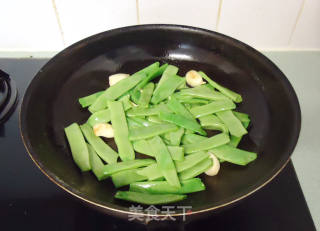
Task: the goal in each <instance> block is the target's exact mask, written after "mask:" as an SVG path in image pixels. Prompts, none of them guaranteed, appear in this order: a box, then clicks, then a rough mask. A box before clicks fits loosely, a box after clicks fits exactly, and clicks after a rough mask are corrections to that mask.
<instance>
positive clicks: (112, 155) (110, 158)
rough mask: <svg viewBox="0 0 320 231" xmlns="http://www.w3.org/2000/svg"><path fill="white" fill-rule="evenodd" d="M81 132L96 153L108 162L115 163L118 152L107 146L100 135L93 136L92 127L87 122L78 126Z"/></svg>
mask: <svg viewBox="0 0 320 231" xmlns="http://www.w3.org/2000/svg"><path fill="white" fill-rule="evenodd" d="M80 128H81V131H82V133H83V134H84V136H85V137H86V139H87V141H88V142H89V144H91V145H92V147H93V149H94V150H95V151H96V153H97V154H98V155H99V156H100V157H101V159H103V160H104V161H105V162H107V163H108V164H112V163H116V162H117V159H118V153H116V152H115V151H114V150H113V149H112V148H110V147H109V145H107V144H106V143H105V142H104V141H103V140H102V139H101V138H100V137H98V136H95V134H94V133H93V129H92V128H91V126H90V125H89V124H86V123H85V124H83V125H81V126H80Z"/></svg>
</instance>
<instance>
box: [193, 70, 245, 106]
mask: <svg viewBox="0 0 320 231" xmlns="http://www.w3.org/2000/svg"><path fill="white" fill-rule="evenodd" d="M199 74H200V75H201V77H202V78H204V79H205V80H206V81H207V82H208V83H209V84H210V85H211V86H213V87H214V88H216V89H217V90H219V91H220V92H221V93H222V94H224V95H225V96H227V97H229V98H230V99H231V100H232V101H234V102H236V103H241V102H242V97H241V95H239V94H238V93H236V92H234V91H231V90H230V89H228V88H225V87H223V86H221V85H220V84H218V83H216V82H215V81H213V80H212V79H210V78H209V77H208V76H207V75H206V74H205V73H204V72H202V71H199Z"/></svg>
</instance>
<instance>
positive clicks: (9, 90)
mask: <svg viewBox="0 0 320 231" xmlns="http://www.w3.org/2000/svg"><path fill="white" fill-rule="evenodd" d="M17 96H18V92H17V88H16V84H15V82H14V81H13V80H12V79H11V78H10V76H9V75H8V74H7V73H5V72H4V71H2V70H0V125H1V124H3V123H4V122H5V120H6V119H8V118H9V116H10V115H11V113H12V112H13V111H14V109H15V106H16V103H17Z"/></svg>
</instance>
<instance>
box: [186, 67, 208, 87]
mask: <svg viewBox="0 0 320 231" xmlns="http://www.w3.org/2000/svg"><path fill="white" fill-rule="evenodd" d="M186 81H187V84H188V85H189V86H191V87H197V86H200V85H202V84H205V83H206V82H204V81H203V79H202V77H201V75H200V74H199V73H198V72H197V71H195V70H190V71H188V72H187V74H186Z"/></svg>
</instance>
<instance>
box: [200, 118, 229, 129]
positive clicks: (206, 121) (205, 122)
mask: <svg viewBox="0 0 320 231" xmlns="http://www.w3.org/2000/svg"><path fill="white" fill-rule="evenodd" d="M199 120H200V124H201V126H202V127H203V128H204V129H208V130H218V131H221V132H225V133H227V132H228V131H229V130H228V128H227V126H226V125H225V124H224V123H223V122H222V121H221V120H220V119H219V118H218V117H217V116H215V115H206V116H202V117H199Z"/></svg>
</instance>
